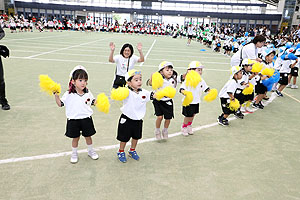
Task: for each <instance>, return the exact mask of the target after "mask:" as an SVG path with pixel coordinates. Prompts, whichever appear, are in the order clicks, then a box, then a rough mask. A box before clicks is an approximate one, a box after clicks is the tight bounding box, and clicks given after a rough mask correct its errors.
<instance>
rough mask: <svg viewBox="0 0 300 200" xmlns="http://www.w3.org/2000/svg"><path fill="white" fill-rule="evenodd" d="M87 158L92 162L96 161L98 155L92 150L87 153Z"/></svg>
mask: <svg viewBox="0 0 300 200" xmlns="http://www.w3.org/2000/svg"><path fill="white" fill-rule="evenodd" d="M88 156H89V157H90V158H91V159H93V160H97V159H98V158H99V156H98V154H97V153H96V151H94V150H90V151H88Z"/></svg>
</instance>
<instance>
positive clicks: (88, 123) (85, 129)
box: [65, 117, 96, 138]
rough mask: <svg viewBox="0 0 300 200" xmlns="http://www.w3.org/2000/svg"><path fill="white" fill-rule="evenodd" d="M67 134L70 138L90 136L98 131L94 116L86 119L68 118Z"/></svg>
mask: <svg viewBox="0 0 300 200" xmlns="http://www.w3.org/2000/svg"><path fill="white" fill-rule="evenodd" d="M66 129H67V130H66V133H65V135H66V136H67V137H69V138H78V137H80V133H81V134H82V136H83V137H90V136H92V135H94V134H95V133H96V130H95V127H94V123H93V119H92V117H88V118H84V119H68V121H67V127H66Z"/></svg>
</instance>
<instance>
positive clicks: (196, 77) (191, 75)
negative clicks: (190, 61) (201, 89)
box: [185, 70, 201, 88]
mask: <svg viewBox="0 0 300 200" xmlns="http://www.w3.org/2000/svg"><path fill="white" fill-rule="evenodd" d="M200 81H201V76H200V74H199V73H198V72H196V71H195V70H190V71H189V72H188V73H187V75H186V77H185V84H186V86H187V87H188V86H191V87H193V88H196V87H197V85H198V84H199V83H200Z"/></svg>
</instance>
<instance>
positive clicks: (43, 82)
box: [39, 75, 61, 95]
mask: <svg viewBox="0 0 300 200" xmlns="http://www.w3.org/2000/svg"><path fill="white" fill-rule="evenodd" d="M39 78H40V88H41V90H42V91H44V92H47V93H48V94H49V95H53V93H57V94H60V92H61V87H60V84H58V83H56V82H54V81H53V80H52V79H51V78H50V77H49V76H48V75H40V76H39Z"/></svg>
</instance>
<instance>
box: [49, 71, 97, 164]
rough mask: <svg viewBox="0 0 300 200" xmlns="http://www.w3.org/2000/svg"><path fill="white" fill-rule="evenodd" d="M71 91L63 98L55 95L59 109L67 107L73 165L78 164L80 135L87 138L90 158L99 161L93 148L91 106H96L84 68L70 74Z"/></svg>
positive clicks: (68, 134)
mask: <svg viewBox="0 0 300 200" xmlns="http://www.w3.org/2000/svg"><path fill="white" fill-rule="evenodd" d="M70 77H71V80H70V82H69V90H68V91H67V92H65V93H64V95H63V96H62V98H60V97H59V96H58V94H57V93H55V94H54V95H55V101H56V103H57V105H58V106H59V107H62V106H65V107H66V116H67V127H66V129H67V130H66V133H65V135H66V136H67V137H69V138H72V155H71V160H70V161H71V163H73V164H74V163H77V162H78V154H77V147H78V141H79V139H80V134H82V136H83V137H85V140H86V144H87V146H88V156H89V157H91V158H92V159H93V160H97V159H98V157H99V156H98V154H97V153H96V152H95V151H94V149H93V147H92V143H93V141H92V137H91V136H92V135H94V134H95V133H96V130H95V128H94V124H93V119H92V114H93V110H92V109H91V107H90V106H91V105H94V104H95V98H94V96H93V94H92V93H91V92H90V91H89V90H88V89H87V87H86V86H87V80H88V73H87V71H86V69H85V68H84V67H82V66H76V67H75V68H74V69H73V70H72V72H71V73H70Z"/></svg>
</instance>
